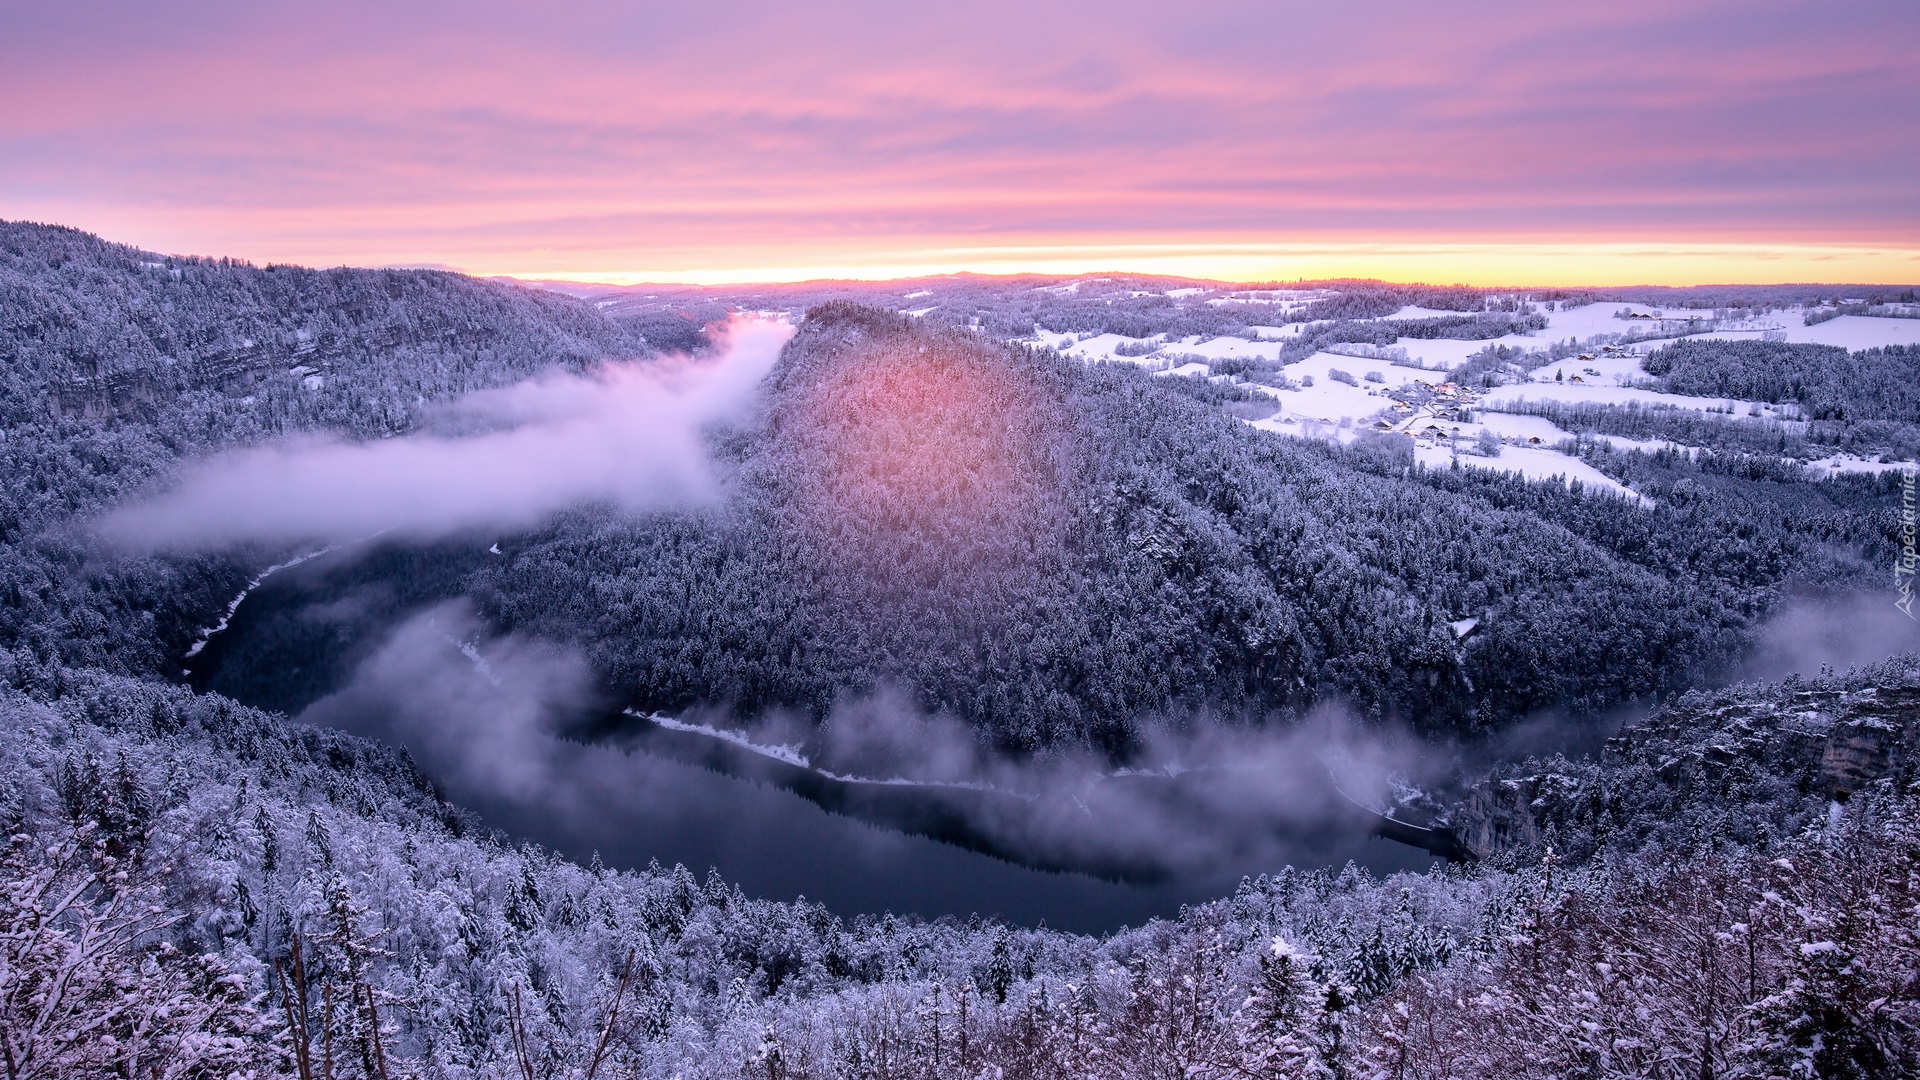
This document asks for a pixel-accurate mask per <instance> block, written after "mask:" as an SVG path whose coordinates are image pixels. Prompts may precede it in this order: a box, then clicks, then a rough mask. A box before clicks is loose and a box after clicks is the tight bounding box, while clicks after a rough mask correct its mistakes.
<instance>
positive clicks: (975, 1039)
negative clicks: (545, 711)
mask: <svg viewBox="0 0 1920 1080" xmlns="http://www.w3.org/2000/svg"><path fill="white" fill-rule="evenodd" d="M1916 679H1920V674H1917V673H1916V668H1915V662H1914V660H1913V659H1912V658H1907V659H1906V660H1904V661H1898V662H1894V663H1889V664H1887V665H1884V666H1883V667H1880V668H1877V669H1874V670H1870V671H1864V672H1859V673H1851V674H1849V675H1848V676H1846V677H1843V678H1837V679H1827V680H1821V681H1819V682H1816V683H1813V684H1810V685H1809V684H1799V685H1789V686H1786V687H1780V688H1767V689H1760V688H1751V687H1747V688H1741V689H1739V690H1736V691H1733V692H1730V693H1726V694H1722V695H1719V696H1717V697H1715V698H1712V699H1691V700H1688V701H1685V702H1682V703H1681V706H1680V707H1679V709H1678V710H1676V711H1673V712H1670V713H1668V714H1663V715H1662V716H1657V717H1656V718H1655V722H1654V724H1652V725H1651V726H1650V730H1649V731H1648V732H1647V734H1646V736H1645V737H1644V738H1642V736H1641V735H1640V734H1638V733H1637V732H1635V731H1631V730H1630V731H1629V733H1628V735H1627V738H1626V739H1625V740H1624V744H1625V745H1627V746H1629V747H1635V746H1640V745H1642V744H1643V743H1644V744H1645V745H1648V746H1649V747H1652V746H1654V745H1656V744H1657V747H1658V749H1659V751H1660V752H1659V753H1658V754H1657V755H1656V756H1655V757H1654V758H1653V759H1650V760H1646V761H1642V760H1641V759H1640V756H1639V755H1638V754H1637V753H1634V754H1630V755H1627V759H1626V760H1624V761H1623V760H1621V759H1620V758H1618V757H1616V756H1614V755H1609V758H1608V759H1607V760H1605V761H1603V762H1600V763H1587V762H1581V763H1571V764H1570V763H1567V762H1564V761H1551V762H1532V763H1528V764H1527V765H1526V766H1524V767H1522V768H1520V769H1519V770H1518V772H1519V775H1521V776H1530V777H1535V778H1536V779H1534V780H1532V781H1530V782H1529V783H1527V784H1526V785H1524V786H1525V787H1526V789H1527V790H1528V791H1529V792H1530V793H1532V794H1535V795H1541V796H1546V797H1549V798H1548V799H1547V801H1546V802H1545V803H1543V804H1542V805H1549V806H1550V808H1553V809H1552V812H1551V813H1550V814H1546V815H1542V816H1543V817H1551V818H1552V820H1551V821H1539V822H1536V824H1539V825H1540V826H1541V828H1542V829H1543V830H1544V831H1545V836H1544V837H1543V838H1544V839H1545V840H1546V841H1547V843H1546V844H1544V845H1543V844H1539V843H1522V844H1519V845H1517V846H1516V847H1514V848H1510V849H1505V850H1493V851H1490V852H1489V854H1491V855H1492V856H1493V858H1491V859H1489V860H1488V861H1487V862H1484V863H1481V864H1479V865H1478V866H1475V867H1471V868H1464V869H1455V870H1450V871H1433V872H1430V873H1426V874H1417V875H1400V876H1396V877H1394V878H1392V879H1389V880H1386V881H1378V880H1375V879H1374V878H1372V877H1371V876H1369V875H1368V874H1366V873H1365V872H1364V871H1361V870H1357V869H1355V868H1353V867H1351V866H1350V867H1348V868H1347V869H1346V870H1345V871H1343V872H1331V871H1313V872H1300V871H1296V870H1294V869H1292V868H1283V869H1279V870H1277V871H1276V872H1275V873H1273V874H1271V875H1263V876H1261V877H1259V878H1257V879H1254V880H1248V881H1246V882H1244V883H1242V885H1241V886H1240V888H1239V889H1238V890H1237V891H1235V892H1234V893H1233V895H1231V896H1228V897H1223V898H1221V899H1219V900H1217V901H1214V902H1211V903H1207V904H1202V905H1196V906H1194V907H1191V908H1187V909H1184V910H1183V911H1182V912H1181V915H1180V917H1179V918H1178V919H1177V920H1173V921H1155V922H1153V923H1150V924H1148V925H1145V926H1142V927H1138V928H1135V929H1131V930H1126V931H1122V932H1119V933H1116V934H1113V935H1111V936H1108V937H1104V938H1092V937H1083V936H1076V935H1070V934H1064V933H1059V932H1054V931H1048V930H1046V929H1044V928H1041V929H1021V928H1016V927H1010V926H1007V925H1005V924H1002V923H998V922H994V921H985V920H979V919H974V920H968V921H964V922H962V921H959V920H953V919H943V920H940V921H937V922H932V923H929V922H926V921H923V920H920V919H917V918H913V917H911V916H906V917H896V916H894V915H886V916H883V917H863V918H860V919H857V920H842V919H839V918H836V917H834V916H833V915H832V914H831V913H829V912H828V911H826V910H825V909H823V908H821V907H819V906H817V905H814V904H809V903H806V902H804V901H801V902H797V903H771V902H767V901H764V900H755V899H750V898H748V897H746V896H743V895H742V894H741V893H740V892H739V891H738V890H737V889H734V888H732V887H729V886H728V885H727V884H726V883H725V882H724V881H721V880H720V879H718V878H717V877H715V876H711V875H710V876H708V877H707V878H706V880H705V881H704V882H703V881H702V880H700V879H699V878H697V877H695V876H694V875H693V874H691V873H689V872H688V871H687V870H686V869H684V868H680V867H675V868H672V869H662V868H659V867H652V868H648V869H645V870H640V871H637V872H634V871H616V870H608V869H605V868H602V867H600V866H597V865H595V866H592V867H587V866H581V865H579V864H576V863H571V862H567V861H565V860H562V859H559V858H556V857H554V856H553V855H551V854H549V853H546V852H542V851H539V850H537V849H534V848H531V847H522V848H515V847H513V846H511V845H509V844H506V843H503V842H502V841H501V840H500V839H498V838H495V837H489V836H485V835H475V834H474V833H473V832H472V830H471V828H470V826H469V824H468V821H467V819H466V818H464V817H463V816H462V815H461V814H459V813H457V812H455V811H454V810H452V809H451V808H449V807H447V806H445V805H444V804H442V803H440V802H439V801H438V800H436V799H435V798H434V796H433V794H432V792H431V790H430V789H429V788H428V786H427V785H426V784H425V783H424V782H423V781H422V780H421V778H420V777H419V776H418V775H417V773H416V772H415V771H414V770H413V769H412V767H411V765H410V763H409V762H408V761H407V760H406V759H405V758H404V757H402V756H400V755H398V754H397V753H395V752H393V751H390V750H385V749H382V748H380V747H377V746H374V745H372V744H369V743H366V742H364V741H361V740H358V739H354V738H352V737H349V736H345V735H340V734H337V733H332V732H326V731H317V730H313V729H306V728H301V727H299V726H296V725H290V724H288V723H287V722H286V721H285V720H284V718H281V717H278V716H275V715H272V714H266V713H260V712H257V711H254V710H250V709H245V708H240V707H236V706H234V705H232V704H231V703H229V702H226V701H224V700H223V699H221V698H219V697H217V696H214V695H192V694H189V693H187V692H186V691H185V690H183V689H181V688H178V687H168V686H162V685H158V684H155V683H152V682H138V681H134V680H130V679H124V678H119V677H114V676H109V675H104V674H101V673H99V672H90V671H84V670H73V669H60V668H48V667H43V666H37V665H34V664H32V663H30V662H21V661H19V660H17V659H16V658H14V657H13V656H11V655H10V654H7V653H4V652H0V825H4V826H5V830H6V836H7V839H6V840H5V842H4V844H3V845H0V927H4V928H5V929H6V931H7V932H6V933H5V934H0V961H3V962H4V965H5V966H4V967H0V972H3V973H4V978H0V1031H4V1032H5V1035H6V1038H7V1048H8V1050H9V1052H10V1053H11V1054H12V1056H13V1058H12V1059H13V1062H14V1070H15V1071H14V1072H13V1075H15V1076H19V1077H22V1078H23V1080H24V1078H29V1077H32V1078H64V1077H72V1076H114V1075H119V1076H129V1075H131V1076H147V1075H152V1074H153V1073H154V1072H155V1071H159V1072H160V1074H161V1075H174V1076H182V1077H215V1076H219V1077H229V1076H236V1077H237V1076H247V1075H251V1076H293V1075H308V1074H309V1073H310V1074H313V1075H319V1074H320V1070H321V1067H322V1063H323V1062H325V1063H326V1064H327V1067H328V1068H329V1069H330V1070H331V1074H332V1075H333V1076H335V1077H338V1078H340V1080H347V1078H353V1080H373V1078H375V1077H399V1076H419V1077H431V1078H445V1080H477V1078H481V1077H503V1076H524V1075H526V1071H525V1070H522V1069H521V1068H520V1063H521V1062H526V1063H527V1065H528V1067H529V1068H530V1069H532V1070H534V1074H535V1075H553V1076H567V1077H582V1076H589V1075H595V1074H596V1072H595V1070H596V1069H597V1075H600V1076H613V1077H636V1078H637V1077H647V1078H657V1080H667V1078H668V1077H685V1078H695V1077H698V1078H714V1080H720V1078H735V1080H738V1078H740V1077H749V1076H750V1077H774V1078H776V1080H786V1078H797V1077H819V1078H823V1080H826V1078H846V1080H855V1078H860V1080H866V1078H872V1077H912V1078H929V1080H942V1078H953V1080H965V1078H971V1077H978V1076H981V1075H992V1076H1005V1077H1028V1078H1033V1080H1052V1078H1060V1080H1066V1078H1069V1077H1086V1076H1090V1075H1091V1076H1101V1077H1137V1076H1179V1077H1188V1078H1203V1080H1228V1078H1233V1077H1246V1076H1263V1075H1264V1076H1300V1075H1305V1076H1349V1077H1355V1078H1360V1077H1365V1078H1369V1080H1374V1078H1378V1080H1388V1078H1395V1077H1406V1076H1442V1075H1444V1076H1457V1077H1463V1078H1468V1077H1471V1078H1486V1080H1494V1078H1501V1080H1505V1078H1509V1077H1516V1076H1521V1077H1542V1078H1545V1077H1563V1076H1600V1077H1641V1076H1662V1075H1686V1076H1705V1075H1710V1076H1835V1077H1856V1076H1857V1077H1880V1076H1888V1077H1891V1076H1908V1075H1913V1074H1914V1070H1916V1069H1920V1012H1916V1004H1915V1003H1916V1001H1917V1000H1920V997H1917V996H1916V995H1915V994H1914V987H1915V986H1916V985H1917V984H1916V980H1920V936H1916V933H1915V925H1914V920H1913V911H1914V907H1915V905H1916V904H1920V863H1917V862H1916V859H1917V858H1920V797H1917V796H1920V790H1917V789H1915V788H1913V787H1912V786H1908V785H1910V781H1911V778H1912V775H1913V774H1912V762H1911V759H1910V758H1906V759H1903V760H1900V761H1895V762H1889V761H1887V760H1886V759H1885V758H1881V759H1878V760H1877V761H1873V762H1868V764H1870V765H1872V766H1873V767H1872V768H1870V769H1867V770H1865V771H1861V770H1857V769H1856V770H1852V771H1851V772H1850V775H1852V776H1853V777H1854V779H1853V782H1851V783H1850V784H1849V787H1850V788H1851V790H1852V791H1853V796H1852V798H1851V799H1850V800H1849V801H1848V802H1847V803H1845V804H1844V805H1840V804H1832V805H1828V804H1824V802H1823V800H1821V798H1820V796H1821V795H1822V794H1824V789H1823V788H1821V787H1818V786H1815V787H1812V788H1811V789H1808V790H1802V789H1800V788H1797V787H1796V786H1795V783H1796V781H1797V780H1799V779H1801V778H1803V777H1818V776H1822V775H1824V774H1825V773H1826V772H1828V771H1830V770H1829V769H1828V768H1827V767H1826V766H1825V765H1824V764H1822V763H1821V762H1818V761H1815V760H1809V759H1808V758H1807V756H1806V754H1807V753H1808V752H1809V751H1810V752H1812V753H1814V754H1818V753H1819V752H1820V751H1819V748H1818V740H1817V739H1809V738H1808V735H1809V733H1810V732H1811V733H1813V734H1815V735H1818V734H1821V733H1822V728H1823V727H1825V728H1826V729H1827V731H1826V734H1828V735H1829V736H1831V735H1834V734H1840V735H1842V736H1844V731H1843V729H1844V728H1845V727H1846V726H1847V725H1848V724H1851V723H1854V722H1856V721H1857V720H1859V719H1860V718H1861V715H1862V714H1863V712H1864V711H1865V710H1863V709H1862V707H1861V706H1860V703H1862V702H1876V701H1877V702H1882V703H1886V704H1895V705H1896V706H1897V704H1898V703H1899V702H1902V701H1904V702H1907V703H1908V704H1907V706H1906V711H1905V712H1904V713H1902V714H1898V715H1896V716H1894V717H1893V718H1892V720H1891V722H1890V723H1885V724H1883V725H1882V727H1883V728H1884V729H1885V733H1886V736H1887V737H1885V738H1883V739H1881V741H1880V742H1879V743H1878V744H1876V745H1880V746H1884V747H1896V746H1903V747H1904V748H1903V749H1900V750H1898V751H1896V752H1898V753H1910V752H1911V748H1912V747H1913V746H1914V741H1913V739H1914V731H1915V730H1916V725H1915V721H1914V718H1913V714H1912V712H1911V701H1912V700H1913V697H1914V694H1915V692H1916V690H1917V689H1920V682H1917V681H1916ZM1703 717H1704V718H1705V720H1704V722H1703ZM1902 731H1904V735H1902V734H1901V732H1902ZM1796 755H1797V756H1796ZM1776 766H1784V768H1780V769H1778V775H1776ZM1890 766H1891V767H1890ZM1675 768H1677V769H1678V770H1679V771H1680V772H1682V773H1684V774H1685V775H1686V777H1687V779H1688V782H1687V783H1685V784H1684V785H1683V786H1682V788H1681V790H1680V792H1679V793H1678V794H1677V795H1676V794H1674V793H1672V792H1669V791H1668V790H1666V789H1665V788H1663V787H1662V785H1660V784H1659V783H1658V782H1657V778H1658V777H1661V776H1665V775H1668V774H1669V773H1671V772H1673V771H1674V769H1675ZM1569 774H1571V775H1569ZM1489 786H1490V787H1491V788H1492V789H1493V790H1494V792H1495V793H1496V794H1502V793H1507V792H1509V790H1510V789H1514V790H1517V788H1518V787H1519V786H1520V785H1516V783H1515V782H1514V781H1513V780H1510V779H1506V778H1505V777H1502V778H1496V779H1495V780H1494V781H1493V782H1492V783H1491V784H1490V785H1489ZM1729 795H1732V796H1733V797H1735V798H1741V797H1747V796H1757V797H1756V798H1755V799H1754V801H1753V802H1752V803H1751V804H1741V803H1738V802H1729ZM1503 805H1505V806H1506V807H1508V808H1509V809H1510V810H1511V809H1514V808H1516V807H1517V809H1518V810H1519V811H1520V812H1522V813H1525V812H1526V807H1525V806H1524V805H1519V804H1517V803H1516V801H1515V800H1514V799H1513V798H1511V797H1509V798H1507V799H1506V800H1505V801H1504V803H1503ZM1561 809H1564V810H1565V811H1567V812H1560V810H1561ZM1809 809H1813V810H1816V811H1817V812H1815V813H1811V814H1809V813H1807V812H1806V811H1807V810H1809ZM1507 820H1514V819H1512V818H1508V819H1507ZM1529 820H1532V819H1529ZM1556 829H1557V831H1555V830H1556ZM1520 839H1523V840H1524V839H1533V838H1528V837H1522V838H1520ZM1554 847H1559V848H1561V849H1562V850H1565V849H1567V848H1571V849H1572V850H1574V851H1576V852H1581V851H1599V852H1603V853H1604V857H1601V858H1595V859H1593V860H1591V861H1589V862H1585V863H1581V862H1577V861H1575V862H1568V861H1565V860H1562V859H1557V858H1555V856H1554V855H1553V854H1552V848H1554ZM63 898H70V899H67V900H66V902H65V903H62V900H63ZM302 1058H304V1059H305V1062H304V1063H305V1064H306V1065H307V1066H309V1068H308V1069H306V1070H302V1069H301V1064H302V1062H301V1059H302ZM596 1063H597V1064H596Z"/></svg>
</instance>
